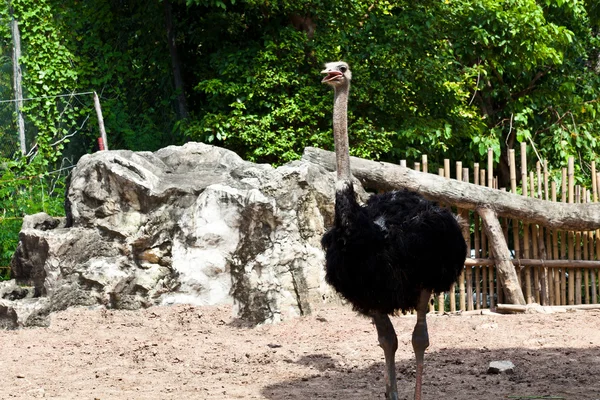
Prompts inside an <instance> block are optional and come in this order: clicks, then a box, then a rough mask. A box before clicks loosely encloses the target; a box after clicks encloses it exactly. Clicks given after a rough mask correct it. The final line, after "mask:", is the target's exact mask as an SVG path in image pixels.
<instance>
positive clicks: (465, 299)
mask: <svg viewBox="0 0 600 400" xmlns="http://www.w3.org/2000/svg"><path fill="white" fill-rule="evenodd" d="M526 153H527V146H526V144H525V143H522V144H521V148H520V154H521V159H520V173H521V195H522V196H530V197H535V198H539V199H545V200H550V201H561V202H567V203H586V202H598V182H600V173H597V172H596V165H595V163H594V162H592V163H591V178H592V179H591V181H592V187H591V188H589V189H588V188H585V187H581V186H579V185H576V184H575V176H574V170H575V169H574V159H573V158H572V157H571V158H570V159H569V162H568V166H567V168H563V169H562V171H561V174H560V180H550V174H549V171H548V165H547V163H546V162H537V163H536V165H535V169H531V170H529V169H528V165H527V157H526ZM493 156H494V155H493V152H492V150H491V149H490V150H489V151H488V155H487V164H486V165H485V166H486V167H487V169H485V168H480V164H479V163H475V164H474V165H473V169H472V171H471V170H469V168H466V167H465V166H464V165H463V163H462V162H460V161H457V162H456V163H455V165H454V168H452V166H451V163H450V160H448V159H446V160H444V164H443V165H444V167H443V168H439V170H438V174H439V175H440V176H443V177H445V178H446V179H456V180H460V181H463V182H472V183H474V184H475V185H481V186H487V187H490V188H495V189H498V190H510V192H511V193H514V194H517V193H518V192H517V178H516V177H517V165H516V157H515V151H514V150H513V149H511V150H509V154H508V158H509V160H508V161H509V167H510V188H498V187H497V182H498V180H497V179H496V178H495V177H494V175H493V170H494V168H493V167H494V165H493V161H494V158H493ZM401 165H404V166H406V161H405V160H402V161H401ZM427 168H428V162H427V156H426V155H423V156H422V160H421V162H415V164H414V169H415V170H418V171H422V172H428V170H427ZM452 169H454V173H452V171H451V170H452ZM471 173H472V175H471ZM452 175H453V176H452ZM455 211H456V213H457V214H458V215H460V216H461V217H462V218H463V219H464V220H465V221H468V223H467V224H466V229H465V230H464V232H463V235H464V237H465V240H466V242H467V249H468V253H467V254H468V257H467V259H466V261H465V269H464V271H463V272H462V273H461V275H460V278H459V280H458V282H457V283H456V284H455V285H453V286H452V288H451V289H450V291H449V292H446V293H442V294H438V295H437V297H436V298H435V299H433V300H434V301H432V302H431V303H430V309H429V311H430V312H437V313H440V314H442V313H444V312H448V311H449V312H457V311H471V310H480V309H486V308H490V309H494V308H495V306H496V304H499V303H502V302H503V288H502V285H501V283H500V281H499V280H498V277H497V274H496V267H495V264H494V260H493V259H492V258H491V255H490V253H489V248H488V238H487V236H486V234H485V232H484V229H483V223H482V221H481V218H480V217H479V216H478V215H477V213H475V212H472V211H469V210H461V209H458V210H455ZM500 222H501V225H502V228H503V231H504V235H505V238H506V241H507V243H508V244H509V248H510V251H511V253H512V256H513V260H512V262H513V264H514V265H515V269H516V272H517V277H518V279H519V283H520V285H521V288H522V290H523V295H524V296H525V300H526V301H527V303H528V304H529V303H538V304H541V305H551V306H559V305H562V306H572V305H581V304H597V303H598V302H599V300H600V299H599V294H600V288H599V287H598V285H599V284H600V277H599V276H598V272H599V269H600V261H596V257H597V256H598V255H600V229H599V230H595V231H584V232H573V231H562V230H558V229H548V228H546V227H544V226H540V225H537V224H529V223H523V222H522V221H520V220H518V219H514V218H501V221H500ZM598 258H599V259H600V257H598Z"/></svg>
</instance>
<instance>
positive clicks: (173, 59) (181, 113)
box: [164, 0, 188, 119]
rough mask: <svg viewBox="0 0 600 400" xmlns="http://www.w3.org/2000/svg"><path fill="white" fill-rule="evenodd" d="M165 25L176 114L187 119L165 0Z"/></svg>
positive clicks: (181, 78) (168, 12)
mask: <svg viewBox="0 0 600 400" xmlns="http://www.w3.org/2000/svg"><path fill="white" fill-rule="evenodd" d="M164 5H165V25H166V28H167V41H168V44H169V53H171V68H172V70H173V80H174V83H175V91H176V92H177V112H178V114H179V118H182V119H183V118H187V116H188V108H187V102H186V100H185V90H184V86H183V76H182V75H181V62H180V61H179V54H178V53H177V46H176V44H175V33H174V32H173V15H172V12H171V8H172V6H171V2H170V1H169V0H165V2H164Z"/></svg>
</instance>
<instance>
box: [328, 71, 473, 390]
mask: <svg viewBox="0 0 600 400" xmlns="http://www.w3.org/2000/svg"><path fill="white" fill-rule="evenodd" d="M321 73H323V74H326V76H325V77H324V78H323V80H322V82H323V83H326V84H327V85H329V86H331V87H332V88H333V90H334V104H333V135H334V143H335V156H336V168H337V181H336V188H335V189H336V192H335V218H334V225H333V227H331V228H330V229H329V230H328V231H327V232H326V233H325V235H324V236H323V239H322V245H323V248H324V250H325V252H326V255H325V258H326V265H325V270H326V275H325V279H326V281H327V282H328V283H329V284H330V285H331V286H333V288H334V289H335V290H336V291H337V292H338V293H339V294H341V295H342V297H344V298H345V299H347V300H348V301H349V302H350V303H351V304H352V305H353V307H354V309H355V310H356V311H358V312H359V313H361V314H363V315H365V316H368V317H370V318H372V320H373V323H374V324H375V327H376V329H377V335H378V340H379V345H380V346H381V348H382V349H383V352H384V355H385V364H386V368H385V386H386V391H385V393H386V398H387V399H389V400H397V399H398V389H397V386H396V370H395V361H394V356H395V353H396V349H397V348H398V339H397V337H396V332H395V331H394V327H393V325H392V323H391V321H390V318H389V316H388V315H390V314H392V315H393V314H394V313H396V312H398V311H408V310H412V309H415V310H416V311H417V323H416V325H415V328H414V331H413V334H412V345H413V349H414V352H415V356H416V362H417V369H416V383H415V397H414V398H415V400H420V399H421V385H422V377H423V357H424V353H425V349H426V348H427V347H428V346H429V336H428V334H427V322H426V313H427V308H428V304H429V300H430V297H431V294H432V293H441V292H444V291H447V290H448V289H449V288H450V287H451V285H452V283H454V282H455V281H456V280H457V278H458V276H459V274H460V272H461V271H462V269H463V266H464V261H465V257H466V252H467V248H466V244H465V240H464V239H463V236H462V233H461V226H460V224H459V222H458V220H457V218H456V217H455V216H454V215H453V214H452V213H451V212H450V211H449V210H447V209H445V208H441V207H439V206H438V205H437V204H435V203H433V202H431V201H428V200H426V199H424V198H423V197H422V196H421V195H419V194H417V193H414V192H410V191H408V190H397V191H393V192H389V193H384V194H377V195H373V196H371V197H370V198H369V200H368V201H367V203H366V205H360V204H358V202H357V200H356V195H355V192H354V187H353V184H352V175H351V172H350V154H349V148H348V122H347V110H348V93H349V90H350V80H351V78H352V73H351V71H350V68H349V67H348V64H346V63H345V62H342V61H340V62H332V63H328V64H326V65H325V69H324V70H323V71H321Z"/></svg>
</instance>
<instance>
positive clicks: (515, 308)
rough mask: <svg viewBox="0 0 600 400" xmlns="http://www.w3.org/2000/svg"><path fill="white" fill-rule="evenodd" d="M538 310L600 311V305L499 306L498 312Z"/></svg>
mask: <svg viewBox="0 0 600 400" xmlns="http://www.w3.org/2000/svg"><path fill="white" fill-rule="evenodd" d="M536 308H540V309H542V310H550V311H568V310H600V304H579V305H571V306H540V305H539V304H528V305H522V304H498V305H496V312H499V313H524V312H527V311H528V310H533V311H535V310H536Z"/></svg>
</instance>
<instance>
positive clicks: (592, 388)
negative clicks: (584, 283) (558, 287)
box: [0, 306, 600, 400]
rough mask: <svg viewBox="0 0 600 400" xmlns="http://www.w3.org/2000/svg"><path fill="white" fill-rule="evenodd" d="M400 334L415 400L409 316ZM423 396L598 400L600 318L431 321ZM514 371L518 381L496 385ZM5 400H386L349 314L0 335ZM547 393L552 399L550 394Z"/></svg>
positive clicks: (59, 326)
mask: <svg viewBox="0 0 600 400" xmlns="http://www.w3.org/2000/svg"><path fill="white" fill-rule="evenodd" d="M393 322H394V325H395V327H396V330H397V332H398V339H399V349H398V353H397V361H396V365H397V371H398V380H399V382H398V384H399V391H400V398H401V399H412V391H413V387H414V382H413V381H414V361H413V353H412V347H411V344H410V337H411V332H412V327H413V325H414V322H415V317H413V316H402V317H395V318H393ZM428 324H429V335H430V341H431V346H430V347H429V349H428V350H427V353H426V356H425V361H426V365H425V383H424V388H423V393H424V396H423V397H424V399H426V400H438V399H477V400H480V399H506V398H509V399H541V398H552V399H569V400H595V399H600V352H599V349H600V312H599V311H579V312H568V313H560V314H550V315H540V314H536V315H513V316H506V315H476V316H464V315H463V316H447V315H446V316H435V315H434V316H429V317H428ZM494 360H510V361H512V362H513V363H514V364H515V365H516V368H515V372H514V373H513V374H511V375H504V374H503V375H490V374H488V373H487V372H486V371H487V368H488V365H489V362H490V361H494ZM0 371H1V372H2V374H1V378H0V379H1V381H0V399H30V398H49V399H90V400H93V399H101V400H105V399H268V400H284V399H285V400H289V399H344V400H353V399H356V400H358V399H361V400H364V399H383V398H384V395H383V392H384V382H383V352H382V350H381V349H380V348H379V347H378V345H377V338H376V334H375V328H374V327H373V326H372V325H371V323H370V321H369V320H367V319H365V318H363V317H359V316H357V315H356V314H355V313H354V312H352V311H351V310H350V309H348V308H346V307H343V306H332V307H328V308H323V309H321V310H318V311H315V312H313V315H311V316H308V317H303V318H298V319H295V320H292V321H288V322H284V323H281V324H277V325H265V326H259V327H254V328H252V327H248V326H245V325H244V324H243V323H241V322H240V321H236V320H234V319H232V318H231V309H230V308H228V307H190V306H174V307H157V308H150V309H147V310H142V311H113V310H88V309H82V308H77V309H70V310H67V311H65V312H60V313H57V314H55V315H54V316H53V318H52V324H51V326H50V327H49V328H31V329H23V330H18V331H0ZM544 396H546V397H544Z"/></svg>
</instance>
